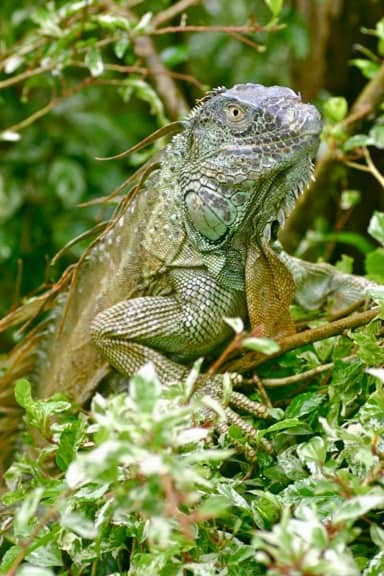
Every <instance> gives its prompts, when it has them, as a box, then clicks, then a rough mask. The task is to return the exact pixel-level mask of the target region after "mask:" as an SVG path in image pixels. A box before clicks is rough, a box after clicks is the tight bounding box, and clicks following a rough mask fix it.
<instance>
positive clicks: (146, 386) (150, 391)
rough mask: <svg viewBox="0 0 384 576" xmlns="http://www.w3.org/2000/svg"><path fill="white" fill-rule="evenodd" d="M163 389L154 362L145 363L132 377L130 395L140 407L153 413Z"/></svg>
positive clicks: (142, 410) (145, 411)
mask: <svg viewBox="0 0 384 576" xmlns="http://www.w3.org/2000/svg"><path fill="white" fill-rule="evenodd" d="M160 391H161V384H160V381H159V378H158V376H157V374H156V372H155V368H154V366H153V364H152V363H147V364H145V365H144V366H143V367H142V368H141V369H140V370H139V371H138V372H137V373H136V374H135V375H134V376H133V378H132V380H131V384H130V395H131V396H132V398H133V400H134V401H135V402H136V404H137V407H138V409H139V410H140V411H141V412H144V413H151V412H152V411H153V409H154V407H155V405H156V402H157V400H158V398H159V395H160Z"/></svg>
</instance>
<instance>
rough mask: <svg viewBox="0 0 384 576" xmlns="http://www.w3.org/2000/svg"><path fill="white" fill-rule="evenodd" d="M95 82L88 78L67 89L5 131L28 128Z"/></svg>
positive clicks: (17, 130)
mask: <svg viewBox="0 0 384 576" xmlns="http://www.w3.org/2000/svg"><path fill="white" fill-rule="evenodd" d="M93 82H94V79H93V78H86V79H85V80H84V81H83V82H81V83H80V84H78V85H77V86H75V87H74V88H72V89H71V90H68V91H66V92H65V93H64V94H62V96H58V97H57V98H52V100H51V101H50V102H48V104H46V105H45V106H43V107H42V108H40V109H39V110H37V111H36V112H34V113H33V114H31V115H30V116H27V118H24V120H22V121H21V122H17V123H16V124H13V125H12V126H9V127H8V128H5V129H4V130H3V132H19V131H20V130H23V129H24V128H27V126H30V125H31V124H33V122H35V121H36V120H38V119H39V118H41V117H42V116H45V115H46V114H48V112H50V111H51V110H53V108H56V106H58V105H59V104H61V102H62V101H63V100H65V99H66V98H68V97H70V96H73V95H74V94H76V93H77V92H79V91H80V90H82V89H83V88H85V87H86V86H89V85H90V84H92V83H93Z"/></svg>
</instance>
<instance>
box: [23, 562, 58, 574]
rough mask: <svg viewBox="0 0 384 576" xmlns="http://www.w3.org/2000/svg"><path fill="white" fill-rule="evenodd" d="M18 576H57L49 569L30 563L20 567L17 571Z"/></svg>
mask: <svg viewBox="0 0 384 576" xmlns="http://www.w3.org/2000/svg"><path fill="white" fill-rule="evenodd" d="M17 576H55V573H54V572H53V570H50V569H49V568H43V567H41V566H34V565H33V564H29V562H28V563H24V564H22V565H21V566H20V568H19V569H18V570H17Z"/></svg>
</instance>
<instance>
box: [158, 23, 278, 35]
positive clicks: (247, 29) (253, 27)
mask: <svg viewBox="0 0 384 576" xmlns="http://www.w3.org/2000/svg"><path fill="white" fill-rule="evenodd" d="M283 27H284V26H283V25H282V24H274V25H271V26H260V25H258V24H248V25H245V26H194V25H187V26H166V27H164V28H158V29H156V30H150V31H149V32H148V34H150V35H151V36H160V35H161V34H173V33H174V32H224V33H225V34H232V33H238V34H247V33H248V34H249V33H251V32H276V31H277V30H281V29H282V28H283Z"/></svg>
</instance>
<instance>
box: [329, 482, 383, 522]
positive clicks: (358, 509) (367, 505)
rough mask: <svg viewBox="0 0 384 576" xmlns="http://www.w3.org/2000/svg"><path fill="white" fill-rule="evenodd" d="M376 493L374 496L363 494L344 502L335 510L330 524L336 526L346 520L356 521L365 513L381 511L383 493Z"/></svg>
mask: <svg viewBox="0 0 384 576" xmlns="http://www.w3.org/2000/svg"><path fill="white" fill-rule="evenodd" d="M377 492H378V493H376V494H375V493H373V494H365V495H363V496H355V497H353V498H350V499H349V500H346V501H345V502H343V503H342V504H341V506H339V508H338V509H336V510H335V512H334V514H333V517H332V522H333V523H334V524H337V523H339V522H346V521H347V520H357V519H359V518H360V517H361V516H364V515H365V514H366V513H367V512H370V510H375V509H377V508H379V509H382V508H383V507H384V491H383V490H381V491H377Z"/></svg>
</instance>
